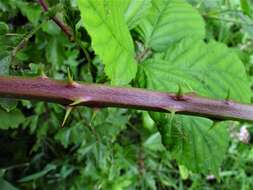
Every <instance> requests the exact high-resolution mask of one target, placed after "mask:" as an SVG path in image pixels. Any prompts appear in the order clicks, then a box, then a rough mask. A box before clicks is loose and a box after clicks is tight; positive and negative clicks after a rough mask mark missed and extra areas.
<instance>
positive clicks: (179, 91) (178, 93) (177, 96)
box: [176, 84, 183, 100]
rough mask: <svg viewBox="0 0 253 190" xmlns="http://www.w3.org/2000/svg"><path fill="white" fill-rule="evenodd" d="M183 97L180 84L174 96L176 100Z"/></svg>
mask: <svg viewBox="0 0 253 190" xmlns="http://www.w3.org/2000/svg"><path fill="white" fill-rule="evenodd" d="M182 97H183V90H182V87H181V85H180V84H178V91H177V94H176V98H177V99H178V100H179V99H181V98H182Z"/></svg>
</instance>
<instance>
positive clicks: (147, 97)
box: [0, 76, 253, 122]
mask: <svg viewBox="0 0 253 190" xmlns="http://www.w3.org/2000/svg"><path fill="white" fill-rule="evenodd" d="M0 97H1V98H6V97H7V98H16V99H29V100H42V101H48V102H55V103H60V104H63V105H69V106H80V105H83V106H89V107H120V108H134V109H142V110H151V111H160V112H176V113H178V114H187V115H196V116H203V117H207V118H213V119H215V120H241V121H251V122H253V105H249V104H242V103H236V102H233V101H229V100H213V99H209V98H206V97H201V96H197V95H189V94H183V95H181V96H180V97H179V96H178V94H173V93H162V92H155V91H150V90H144V89H138V88H119V87H111V86H106V85H98V84H84V83H77V82H71V83H70V82H64V81H57V80H52V79H48V78H46V77H37V78H23V77H12V76H0Z"/></svg>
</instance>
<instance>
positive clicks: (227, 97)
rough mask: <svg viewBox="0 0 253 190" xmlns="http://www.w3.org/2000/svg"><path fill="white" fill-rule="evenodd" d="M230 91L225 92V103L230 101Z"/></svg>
mask: <svg viewBox="0 0 253 190" xmlns="http://www.w3.org/2000/svg"><path fill="white" fill-rule="evenodd" d="M230 92H231V91H230V89H228V92H227V96H226V99H225V101H226V102H227V103H228V102H229V100H230V99H231V94H230Z"/></svg>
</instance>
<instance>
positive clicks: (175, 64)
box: [142, 39, 251, 103]
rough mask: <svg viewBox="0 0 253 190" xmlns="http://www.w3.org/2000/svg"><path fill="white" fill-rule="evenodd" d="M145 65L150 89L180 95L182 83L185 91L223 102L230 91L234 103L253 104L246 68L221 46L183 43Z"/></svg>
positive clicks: (213, 43) (234, 55) (185, 41)
mask: <svg viewBox="0 0 253 190" xmlns="http://www.w3.org/2000/svg"><path fill="white" fill-rule="evenodd" d="M142 66H143V70H144V73H145V75H146V78H147V80H146V85H147V87H148V88H151V89H156V90H161V91H170V92H177V90H178V85H179V84H180V85H181V87H182V88H183V92H196V93H197V94H199V95H203V96H208V97H212V98H219V99H223V100H224V99H225V98H226V96H227V93H228V90H230V97H231V99H232V100H237V101H241V102H245V103H249V102H250V96H251V91H250V83H249V81H248V79H247V76H246V73H245V68H244V65H243V63H242V62H241V61H240V59H239V58H238V57H237V55H236V54H235V53H233V52H232V51H231V50H229V49H228V48H227V47H226V46H225V45H223V44H221V43H218V42H210V43H208V44H205V43H204V42H202V41H192V40H189V39H188V40H183V41H181V42H180V43H178V44H175V45H173V46H172V47H170V48H169V49H168V50H167V51H166V53H165V54H159V55H157V56H156V57H154V58H152V59H149V60H147V61H146V62H145V63H143V64H142Z"/></svg>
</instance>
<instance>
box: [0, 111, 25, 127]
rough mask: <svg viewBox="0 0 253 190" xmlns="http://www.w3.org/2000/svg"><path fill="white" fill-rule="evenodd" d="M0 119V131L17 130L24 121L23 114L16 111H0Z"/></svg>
mask: <svg viewBox="0 0 253 190" xmlns="http://www.w3.org/2000/svg"><path fill="white" fill-rule="evenodd" d="M0 117H1V123H0V129H9V128H17V127H18V126H19V125H20V124H21V123H23V122H24V120H25V118H24V116H23V114H22V113H21V112H20V111H19V110H17V109H16V110H13V111H11V112H5V111H4V110H2V109H0Z"/></svg>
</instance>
